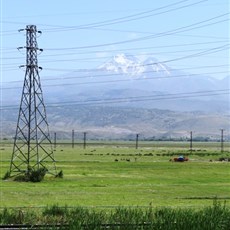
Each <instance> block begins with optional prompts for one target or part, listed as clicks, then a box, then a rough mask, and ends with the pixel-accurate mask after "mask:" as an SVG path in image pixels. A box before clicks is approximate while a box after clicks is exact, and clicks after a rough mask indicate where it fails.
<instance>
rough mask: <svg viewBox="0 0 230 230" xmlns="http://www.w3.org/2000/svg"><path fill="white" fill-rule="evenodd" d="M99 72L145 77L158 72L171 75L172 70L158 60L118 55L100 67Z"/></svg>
mask: <svg viewBox="0 0 230 230" xmlns="http://www.w3.org/2000/svg"><path fill="white" fill-rule="evenodd" d="M98 69H99V70H102V71H108V72H114V73H119V74H129V75H131V76H145V75H148V74H149V73H150V72H157V73H160V74H161V75H170V68H169V67H168V66H166V65H165V64H163V63H160V62H159V61H158V60H157V59H156V58H153V57H147V58H144V59H143V58H138V57H136V56H134V55H128V54H123V53H121V54H117V55H115V56H114V57H113V58H112V60H110V61H108V62H106V63H104V64H102V65H100V66H99V67H98Z"/></svg>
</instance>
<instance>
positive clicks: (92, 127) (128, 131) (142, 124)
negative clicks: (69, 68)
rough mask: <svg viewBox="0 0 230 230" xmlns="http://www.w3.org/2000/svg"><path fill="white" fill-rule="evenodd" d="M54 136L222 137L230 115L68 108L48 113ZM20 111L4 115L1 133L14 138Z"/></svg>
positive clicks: (87, 107)
mask: <svg viewBox="0 0 230 230" xmlns="http://www.w3.org/2000/svg"><path fill="white" fill-rule="evenodd" d="M47 115H48V121H49V126H50V131H51V133H53V132H57V134H58V137H59V138H61V139H65V138H69V139H70V138H71V131H72V130H73V129H74V130H75V132H76V133H79V135H80V136H78V137H79V138H81V134H80V133H83V132H87V133H88V137H89V138H94V139H95V138H96V139H101V138H102V139H103V138H105V139H130V138H131V139H132V138H134V136H135V135H136V133H139V134H140V138H153V137H155V138H162V137H164V138H170V137H171V138H186V137H189V132H190V131H193V132H194V136H197V137H209V138H219V136H220V128H223V129H225V130H226V131H227V132H228V133H229V121H230V116H227V115H220V114H210V115H209V114H205V113H201V112H175V111H170V110H159V109H143V108H125V107H110V106H66V107H53V108H48V110H47ZM16 121H17V111H16V110H13V112H12V111H11V112H10V111H5V112H4V113H3V120H2V125H3V127H2V130H4V135H3V136H7V137H10V136H11V137H12V136H13V135H14V132H15V127H16Z"/></svg>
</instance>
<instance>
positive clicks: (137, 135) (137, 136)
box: [136, 134, 139, 149]
mask: <svg viewBox="0 0 230 230" xmlns="http://www.w3.org/2000/svg"><path fill="white" fill-rule="evenodd" d="M138 138H139V134H136V149H138Z"/></svg>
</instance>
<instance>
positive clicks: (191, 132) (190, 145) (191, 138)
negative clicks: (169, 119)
mask: <svg viewBox="0 0 230 230" xmlns="http://www.w3.org/2000/svg"><path fill="white" fill-rule="evenodd" d="M190 154H192V131H190Z"/></svg>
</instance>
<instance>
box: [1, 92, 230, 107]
mask: <svg viewBox="0 0 230 230" xmlns="http://www.w3.org/2000/svg"><path fill="white" fill-rule="evenodd" d="M229 93H230V90H229V89H222V90H207V91H196V92H187V93H175V94H163V95H150V96H138V97H123V98H105V99H89V100H78V101H67V102H58V103H47V107H66V106H73V105H78V106H79V105H99V104H111V103H113V104H114V103H131V102H141V101H155V100H174V99H185V98H193V97H199V98H200V97H207V96H220V95H229ZM16 108H17V107H16V105H8V106H1V108H0V110H9V109H10V110H11V109H16Z"/></svg>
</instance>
